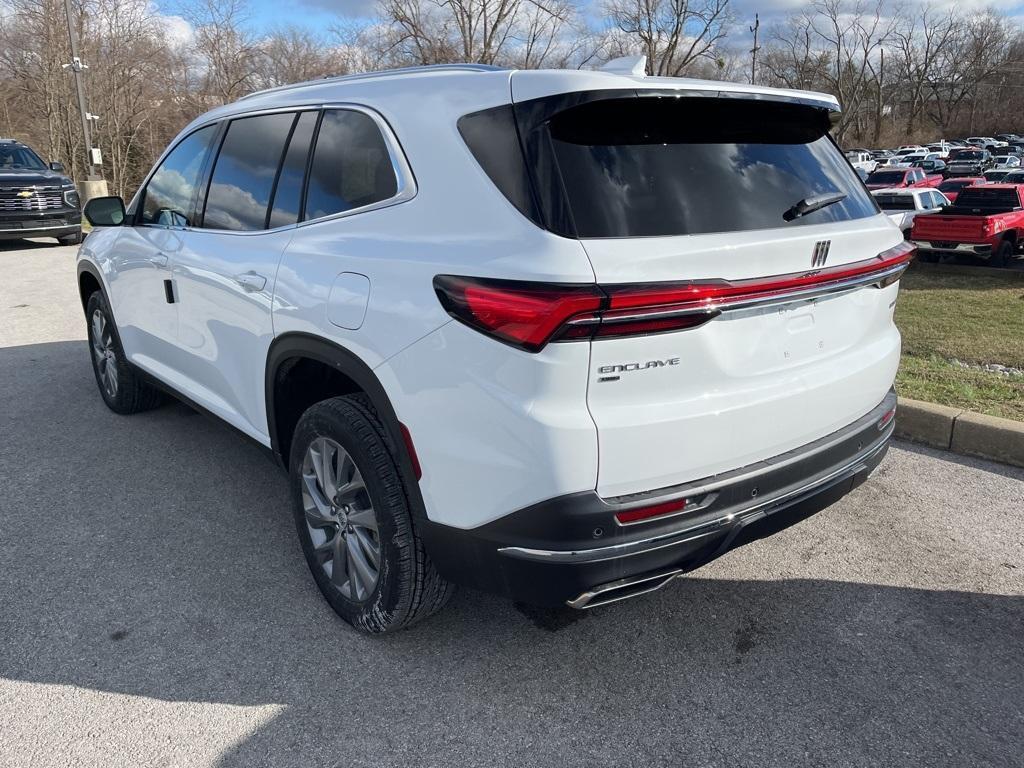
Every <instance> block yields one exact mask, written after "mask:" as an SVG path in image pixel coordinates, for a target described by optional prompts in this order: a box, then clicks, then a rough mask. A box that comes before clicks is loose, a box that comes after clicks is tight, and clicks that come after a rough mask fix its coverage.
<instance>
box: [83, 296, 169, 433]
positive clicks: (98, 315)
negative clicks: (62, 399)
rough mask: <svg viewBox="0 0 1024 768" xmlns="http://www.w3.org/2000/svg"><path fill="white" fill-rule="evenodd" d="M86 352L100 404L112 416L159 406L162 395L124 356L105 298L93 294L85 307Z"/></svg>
mask: <svg viewBox="0 0 1024 768" xmlns="http://www.w3.org/2000/svg"><path fill="white" fill-rule="evenodd" d="M85 311H86V316H87V319H88V336H89V351H90V357H91V358H92V371H93V373H94V374H95V376H96V386H97V387H99V390H100V395H101V396H102V397H103V402H104V403H106V404H107V407H108V408H110V410H112V411H113V412H114V413H120V414H124V415H127V414H131V413H138V412H139V411H147V410H149V409H150V408H155V407H156V406H158V405H160V404H161V403H162V402H163V400H164V396H163V394H162V393H161V392H160V391H159V390H158V389H156V388H154V387H153V386H151V385H150V384H148V383H147V382H145V381H144V380H143V379H142V377H141V376H140V375H139V372H138V371H137V370H136V369H135V368H134V367H132V365H131V363H129V362H128V359H127V357H126V356H125V354H124V348H123V347H122V346H121V339H120V337H119V336H118V335H117V328H116V327H115V326H114V320H113V316H112V314H111V312H110V307H108V306H107V302H106V299H104V298H103V294H102V293H101V292H100V291H95V292H94V293H93V294H92V296H90V297H89V301H88V303H87V304H86V310H85Z"/></svg>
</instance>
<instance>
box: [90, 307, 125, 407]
mask: <svg viewBox="0 0 1024 768" xmlns="http://www.w3.org/2000/svg"><path fill="white" fill-rule="evenodd" d="M90 335H91V336H92V339H91V341H92V354H93V358H94V359H95V360H96V370H97V371H99V375H100V381H101V382H102V383H103V389H104V390H106V393H107V395H109V396H110V397H112V398H113V397H117V387H118V380H117V352H115V350H114V335H113V331H112V329H111V327H110V324H109V323H108V322H107V319H106V317H104V316H103V312H102V311H100V310H98V309H97V310H95V311H94V312H93V313H92V333H91V334H90Z"/></svg>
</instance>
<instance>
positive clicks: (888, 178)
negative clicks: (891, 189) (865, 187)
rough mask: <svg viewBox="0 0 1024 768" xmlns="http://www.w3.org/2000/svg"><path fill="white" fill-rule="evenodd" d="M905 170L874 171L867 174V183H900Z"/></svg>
mask: <svg viewBox="0 0 1024 768" xmlns="http://www.w3.org/2000/svg"><path fill="white" fill-rule="evenodd" d="M906 176H907V173H906V171H876V172H875V173H872V174H871V175H870V176H868V183H869V184H902V183H903V180H904V179H905V178H906Z"/></svg>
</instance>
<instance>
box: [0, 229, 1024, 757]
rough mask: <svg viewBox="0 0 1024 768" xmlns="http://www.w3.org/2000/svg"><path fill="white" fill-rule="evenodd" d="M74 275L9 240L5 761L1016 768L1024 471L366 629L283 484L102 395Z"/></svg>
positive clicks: (1023, 622)
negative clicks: (738, 543)
mask: <svg viewBox="0 0 1024 768" xmlns="http://www.w3.org/2000/svg"><path fill="white" fill-rule="evenodd" d="M84 338H85V324H84V319H83V317H82V313H81V307H80V304H79V303H78V297H77V294H76V290H75V280H74V249H72V248H55V247H52V246H50V245H48V244H45V241H39V243H37V244H26V243H19V244H0V542H2V546H0V603H2V604H0V765H5V766H6V765H10V766H31V767H32V768H43V767H44V766H97V767H100V766H101V767H102V768H113V767H114V766H247V767H251V766H264V765H266V766H271V765H272V766H303V767H309V766H339V767H344V768H350V767H352V766H364V765H366V766H370V765H372V766H391V765H395V766H410V765H415V766H460V767H461V766H476V765H479V766H504V765H509V766H534V765H538V766H540V765H545V766H547V765H551V766H577V765H578V766H595V765H609V766H631V765H638V766H660V765H673V766H683V765H687V766H688V765H693V766H705V765H707V766H741V765H742V766H746V765H749V766H803V765H807V766H812V765H813V766H821V765H828V766H930V767H934V766H956V767H957V768H963V766H1000V767H1001V768H1005V767H1006V766H1013V765H1024V749H1022V744H1024V661H1022V659H1024V533H1022V522H1024V470H1017V469H1012V468H1009V467H1004V466H1000V465H997V464H991V463H987V462H984V461H975V460H970V459H964V458H961V457H956V456H953V455H950V454H943V453H938V452H934V451H930V450H925V449H921V448H917V447H913V446H910V445H903V444H897V445H896V446H895V447H894V448H893V449H892V450H891V451H890V453H889V455H888V457H887V458H886V460H885V462H884V463H883V465H882V466H881V467H880V469H879V470H878V472H877V473H876V474H875V476H874V477H873V478H872V479H871V480H870V481H869V482H868V483H866V484H865V485H864V486H862V487H860V488H859V489H858V490H857V491H855V492H854V493H853V494H851V495H850V496H848V497H846V498H845V499H844V500H843V501H841V502H840V503H838V504H836V505H834V506H833V507H831V508H829V509H827V510H826V511H824V512H822V513H820V514H819V515H817V516H815V517H812V518H810V519H809V520H806V521H804V522H802V523H800V524H798V525H796V526H795V527H793V528H790V529H788V530H786V531H784V532H782V533H781V534H778V535H776V536H774V537H772V538H770V539H767V540H763V541H759V542H756V543H754V544H752V545H750V546H748V547H746V548H744V549H742V550H739V551H736V552H733V553H730V554H729V555H727V556H726V557H724V558H722V559H721V560H719V561H717V562H716V563H714V564H712V565H711V566H709V567H707V568H704V569H703V570H701V571H698V572H696V573H694V574H692V575H691V576H690V577H688V578H686V579H685V580H679V581H677V582H675V583H674V584H672V585H670V586H669V587H668V588H666V589H664V590H662V591H660V592H658V593H655V594H653V595H650V596H648V597H645V598H641V599H637V600H633V601H628V602H625V603H620V604H618V605H615V606H612V607H608V608H604V609H599V610H596V611H594V612H590V613H573V612H568V611H566V612H560V611H554V612H550V611H549V612H538V611H534V610H529V609H526V608H523V607H518V606H516V605H513V604H511V603H509V602H506V601H504V600H501V599H498V598H492V597H490V596H487V595H484V594H480V593H475V592H472V591H469V590H464V591H462V592H460V593H459V594H458V595H457V596H456V598H455V599H454V601H453V602H452V604H451V605H450V606H449V607H448V609H447V610H446V611H445V612H443V613H442V614H441V615H439V616H437V617H435V618H434V619H432V620H430V621H429V622H427V623H425V624H423V625H421V626H419V627H417V628H415V629H414V630H412V631H409V632H405V633H401V634H398V635H395V636H390V637H385V638H376V639H371V638H366V637H362V636H359V635H356V634H354V633H353V632H352V631H351V630H349V629H348V628H347V625H345V624H343V623H342V622H341V621H340V620H339V619H337V618H336V617H335V616H334V614H333V613H332V612H331V611H330V609H329V608H328V607H327V605H326V604H325V603H324V602H323V601H322V600H321V598H320V596H319V593H318V592H317V591H316V588H315V586H314V584H313V582H312V580H311V578H310V577H309V575H308V572H307V570H306V565H305V562H304V561H303V559H302V555H301V552H300V550H299V546H298V542H297V539H296V537H295V534H294V530H293V528H292V522H291V517H290V513H289V511H288V508H287V503H288V501H287V498H286V493H285V490H286V489H285V482H284V476H283V474H281V473H280V472H279V471H278V470H276V469H275V468H274V467H273V466H272V465H271V464H270V463H269V461H268V460H267V459H266V458H264V457H263V455H261V454H260V453H259V452H258V451H257V450H256V449H255V448H253V447H251V446H250V445H248V444H246V443H245V442H243V441H242V440H241V439H239V438H238V437H236V436H235V435H234V434H233V433H231V432H230V431H229V430H228V429H226V428H224V427H221V426H219V425H218V424H216V423H214V422H212V421H210V420H208V419H206V418H204V417H202V416H199V415H196V414H195V413H193V412H192V411H190V410H189V409H188V408H186V407H184V406H181V405H170V406H167V407H164V408H162V409H160V410H158V411H155V412H151V413H147V414H144V415H140V416H134V417H129V418H125V417H119V416H116V415H114V414H113V413H111V412H109V411H108V410H107V409H106V408H105V407H104V406H103V403H102V401H101V400H100V397H99V394H98V393H97V391H96V387H95V383H94V380H93V376H92V371H91V369H90V365H89V360H88V353H87V350H86V346H85V343H84V341H83V339H84Z"/></svg>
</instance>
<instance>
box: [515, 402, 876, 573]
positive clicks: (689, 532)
mask: <svg viewBox="0 0 1024 768" xmlns="http://www.w3.org/2000/svg"><path fill="white" fill-rule="evenodd" d="M895 428H896V424H895V421H893V422H891V423H890V424H889V427H888V429H886V431H885V433H884V434H883V436H882V437H881V438H879V439H878V440H877V441H876V442H875V443H873V444H872V445H871V446H870V447H869V448H868V449H866V450H865V451H862V452H861V453H860V454H858V455H857V456H856V457H854V458H853V459H852V460H851V461H849V462H848V463H846V464H844V465H843V466H842V467H840V468H839V469H836V470H833V471H832V472H830V473H829V474H827V475H825V476H824V477H821V478H818V479H817V480H813V481H811V482H809V483H807V484H805V485H802V486H800V487H799V488H795V489H794V490H792V491H789V492H788V493H785V494H783V495H781V496H776V497H774V498H771V499H766V500H764V501H762V502H761V503H759V504H755V505H754V506H752V507H747V508H746V509H743V510H740V511H739V512H734V513H731V514H728V515H725V516H723V517H719V518H716V519H714V520H709V521H707V522H702V523H697V524H696V525H692V526H690V527H689V528H682V529H679V530H676V531H669V532H668V533H662V534H659V535H658V536H652V537H650V538H647V539H640V540H638V541H630V542H625V543H622V544H613V545H611V546H607V547H595V548H593V549H577V550H549V549H530V548H527V547H501V548H499V549H498V552H500V553H502V554H504V555H509V556H511V557H518V558H521V559H524V560H538V561H540V562H544V563H593V562H600V561H602V560H612V559H615V558H618V557H629V556H631V555H640V554H645V553H647V552H652V551H654V550H657V549H664V548H665V547H674V546H676V545H678V544H685V543H686V542H688V541H694V540H695V539H699V538H703V537H705V536H710V535H712V534H715V533H718V532H719V531H720V530H721V529H722V528H724V527H726V526H729V525H733V524H735V523H736V522H738V521H740V520H742V519H744V518H746V517H749V516H751V515H752V514H754V513H756V512H759V511H761V510H762V509H764V508H765V507H771V506H774V505H777V504H780V503H782V502H785V501H788V500H789V499H792V498H794V497H797V496H800V495H802V494H805V493H809V492H810V491H813V490H815V489H816V488H820V487H822V486H825V485H828V484H829V483H831V482H832V481H834V480H837V479H838V478H840V477H841V476H842V475H844V474H854V473H856V472H858V471H860V469H862V468H863V466H864V464H865V462H867V461H868V460H870V459H871V458H873V457H874V456H875V454H877V453H879V452H880V451H881V450H882V449H883V448H885V446H886V444H887V443H888V441H889V438H890V437H892V433H893V430H895ZM776 466H780V465H776ZM773 468H774V467H773ZM733 481H734V480H732V481H730V482H733ZM716 485H721V484H716ZM709 487H710V486H709ZM704 529H707V530H704Z"/></svg>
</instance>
